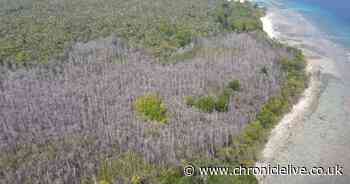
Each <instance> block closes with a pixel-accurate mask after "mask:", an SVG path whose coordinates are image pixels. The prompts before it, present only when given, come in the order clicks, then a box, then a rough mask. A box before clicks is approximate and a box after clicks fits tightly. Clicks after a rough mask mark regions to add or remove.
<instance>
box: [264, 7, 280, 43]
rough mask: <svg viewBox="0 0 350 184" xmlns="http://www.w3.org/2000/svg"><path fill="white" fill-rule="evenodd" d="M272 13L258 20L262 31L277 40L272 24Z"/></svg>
mask: <svg viewBox="0 0 350 184" xmlns="http://www.w3.org/2000/svg"><path fill="white" fill-rule="evenodd" d="M271 18H272V13H268V14H267V15H265V16H264V17H261V18H260V20H261V22H262V23H263V30H264V31H265V32H266V33H267V35H268V36H269V37H270V38H277V36H278V33H277V32H276V31H275V30H274V28H273V24H272V20H271Z"/></svg>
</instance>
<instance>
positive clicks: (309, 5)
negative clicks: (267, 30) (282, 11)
mask: <svg viewBox="0 0 350 184" xmlns="http://www.w3.org/2000/svg"><path fill="white" fill-rule="evenodd" d="M282 1H283V3H284V4H285V5H286V6H288V8H291V9H294V10H296V11H298V12H299V13H301V14H303V15H304V16H305V17H307V18H308V19H309V20H310V21H312V22H313V23H314V24H315V25H316V26H318V27H319V28H320V30H321V31H323V32H324V33H325V34H326V35H327V36H328V37H329V39H330V40H332V41H335V42H336V43H339V44H342V45H343V46H346V47H350V0H282Z"/></svg>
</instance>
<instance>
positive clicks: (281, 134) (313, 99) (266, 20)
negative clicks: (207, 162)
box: [255, 10, 327, 184]
mask: <svg viewBox="0 0 350 184" xmlns="http://www.w3.org/2000/svg"><path fill="white" fill-rule="evenodd" d="M274 15H275V12H273V11H270V10H267V14H266V15H265V16H264V17H262V18H261V22H262V23H263V30H264V31H265V32H266V34H267V35H268V36H269V37H270V38H272V39H276V40H278V41H279V42H282V43H286V44H288V45H291V46H293V47H297V48H299V49H301V50H302V51H303V54H304V55H305V58H306V62H307V67H306V72H307V74H308V75H309V77H310V78H309V85H308V87H307V88H306V89H305V90H304V92H303V94H302V95H301V97H300V98H299V100H298V102H297V103H296V104H294V105H293V107H292V109H291V111H290V112H288V113H287V114H285V115H284V116H283V118H282V119H281V120H280V121H279V123H278V124H277V125H276V126H275V127H274V128H273V129H272V130H271V132H270V135H269V137H268V141H267V143H266V144H265V146H264V148H263V150H262V152H261V156H260V157H261V158H260V159H259V161H258V162H257V163H256V164H255V166H257V167H263V166H267V165H268V164H270V163H272V162H273V159H274V157H275V155H277V154H278V153H280V152H281V151H282V150H283V148H284V146H285V145H286V144H287V143H288V140H289V138H290V137H291V136H293V135H295V134H296V132H297V130H298V128H300V126H302V123H303V119H304V118H305V116H306V115H307V114H308V113H309V112H311V111H312V109H313V106H314V105H315V103H317V101H318V98H319V94H320V91H321V81H320V71H321V67H322V66H321V62H322V61H323V60H327V59H326V58H324V57H322V56H319V55H318V54H317V53H315V52H313V51H312V50H309V49H307V48H305V47H302V46H300V45H301V44H302V40H298V39H295V38H293V37H288V36H287V35H283V33H282V32H279V31H276V30H275V28H274V26H275V23H274ZM282 36H283V37H282ZM265 177H266V176H264V175H256V178H257V180H258V182H259V183H260V184H264V183H265V182H264V179H265Z"/></svg>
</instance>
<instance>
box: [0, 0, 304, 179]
mask: <svg viewBox="0 0 350 184" xmlns="http://www.w3.org/2000/svg"><path fill="white" fill-rule="evenodd" d="M263 15H264V11H263V10H262V9H260V8H258V7H257V6H256V5H254V4H252V3H249V2H245V3H239V2H233V1H232V2H228V1H224V0H176V1H174V0H142V1H141V0H128V1H126V0H99V1H96V0H0V72H1V73H0V183H19V184H22V183H28V184H29V183H30V184H31V183H82V184H83V183H84V184H90V183H91V184H93V183H98V184H113V183H117V184H124V183H125V184H129V183H130V184H180V183H181V184H184V183H188V184H190V183H198V184H201V183H203V184H214V183H215V184H216V183H256V182H257V181H256V179H255V177H254V176H252V175H248V176H230V177H224V176H208V177H200V176H194V177H186V176H183V175H182V169H183V166H184V165H186V164H188V163H192V164H194V165H196V166H213V165H216V166H236V165H240V164H243V165H248V166H249V165H253V164H254V163H255V161H256V160H257V159H258V157H259V150H260V149H261V148H262V146H263V145H264V143H265V142H266V139H267V137H268V135H269V131H270V130H271V128H273V126H274V125H275V124H276V123H277V122H278V121H279V119H280V118H281V116H282V115H283V114H284V113H286V112H288V111H289V109H290V107H291V105H292V104H293V103H294V102H295V101H296V100H297V99H298V97H299V96H300V94H301V93H302V91H303V89H304V88H305V87H306V85H307V76H306V74H305V61H304V57H303V55H302V53H301V51H299V50H297V49H294V48H291V47H288V46H285V45H283V44H280V43H278V42H277V41H275V40H271V39H269V38H268V37H267V36H266V34H265V33H264V32H263V31H262V23H261V22H260V17H261V16H263Z"/></svg>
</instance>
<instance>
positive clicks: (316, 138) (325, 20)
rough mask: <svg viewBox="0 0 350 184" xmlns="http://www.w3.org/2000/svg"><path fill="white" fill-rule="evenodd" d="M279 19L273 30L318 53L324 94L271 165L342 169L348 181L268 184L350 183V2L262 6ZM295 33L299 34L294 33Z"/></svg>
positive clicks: (274, 183)
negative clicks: (339, 166)
mask: <svg viewBox="0 0 350 184" xmlns="http://www.w3.org/2000/svg"><path fill="white" fill-rule="evenodd" d="M262 1H263V4H264V5H265V6H267V7H268V9H269V10H268V11H272V12H273V13H274V14H277V16H274V17H272V19H274V18H275V19H279V20H276V21H274V20H273V21H272V22H273V23H274V28H277V31H279V32H280V34H281V35H283V36H282V37H283V38H284V39H287V40H293V41H295V40H297V41H298V42H300V43H299V44H297V46H300V47H302V48H304V49H306V50H312V51H314V52H316V53H317V54H316V55H317V57H320V58H323V60H321V61H320V65H321V71H320V80H321V92H320V94H319V98H318V100H317V102H316V103H315V104H316V105H315V106H313V109H310V112H309V113H307V114H305V117H304V119H303V120H301V121H302V122H298V124H299V125H300V126H299V125H298V127H297V130H294V132H293V131H291V136H290V137H289V138H288V140H287V142H285V143H284V146H283V148H282V149H281V150H279V151H278V152H276V153H275V154H274V157H273V160H272V161H271V162H272V164H282V165H287V164H293V165H298V166H305V167H308V168H311V167H314V166H324V167H329V166H334V165H336V164H339V165H341V166H342V167H343V171H344V176H268V177H267V178H266V179H265V180H264V183H267V184H270V183H271V184H349V183H350V72H349V71H350V58H349V57H350V55H349V51H350V19H349V17H350V1H348V0H334V1H329V0H260V2H262ZM295 28H296V29H295Z"/></svg>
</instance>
